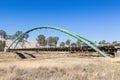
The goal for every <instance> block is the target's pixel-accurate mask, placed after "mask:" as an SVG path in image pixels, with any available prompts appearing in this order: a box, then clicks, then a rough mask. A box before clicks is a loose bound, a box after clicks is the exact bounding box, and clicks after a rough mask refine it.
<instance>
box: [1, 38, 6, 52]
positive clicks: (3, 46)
mask: <svg viewBox="0 0 120 80" xmlns="http://www.w3.org/2000/svg"><path fill="white" fill-rule="evenodd" d="M5 46H6V42H5V41H2V40H0V51H4V48H5Z"/></svg>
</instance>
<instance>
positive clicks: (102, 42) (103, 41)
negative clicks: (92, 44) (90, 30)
mask: <svg viewBox="0 0 120 80" xmlns="http://www.w3.org/2000/svg"><path fill="white" fill-rule="evenodd" d="M110 44H111V43H110V42H106V41H105V40H102V41H100V42H99V45H110Z"/></svg>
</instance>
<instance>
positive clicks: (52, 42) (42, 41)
mask: <svg viewBox="0 0 120 80" xmlns="http://www.w3.org/2000/svg"><path fill="white" fill-rule="evenodd" d="M22 33H23V32H22V31H19V30H18V31H16V32H15V33H14V34H13V35H9V34H7V33H6V31H4V30H0V38H2V39H5V40H8V39H9V40H14V39H15V38H17V37H18V36H19V35H20V34H22ZM28 38H29V34H26V35H25V36H23V38H22V39H21V40H19V41H20V42H23V43H24V42H25V41H27V39H28ZM36 40H37V42H38V47H40V46H54V47H56V46H60V47H80V46H84V45H86V44H85V43H83V42H82V41H80V40H77V41H76V42H72V41H71V40H70V39H67V40H66V41H61V42H60V43H59V44H58V41H59V37H58V36H49V37H46V36H45V35H43V34H40V35H38V37H37V38H36ZM95 43H97V42H95ZM97 44H98V45H120V43H119V42H117V41H113V42H112V43H110V42H107V41H105V40H102V41H99V42H98V43H97ZM5 45H6V42H5V41H3V40H0V51H3V50H4V48H5Z"/></svg>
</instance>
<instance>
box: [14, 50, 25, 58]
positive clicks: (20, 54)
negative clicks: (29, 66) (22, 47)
mask: <svg viewBox="0 0 120 80" xmlns="http://www.w3.org/2000/svg"><path fill="white" fill-rule="evenodd" d="M16 54H17V55H18V56H19V57H20V58H22V59H26V57H25V56H24V55H23V54H22V53H19V52H16Z"/></svg>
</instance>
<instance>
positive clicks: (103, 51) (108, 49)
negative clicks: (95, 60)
mask: <svg viewBox="0 0 120 80" xmlns="http://www.w3.org/2000/svg"><path fill="white" fill-rule="evenodd" d="M38 29H52V30H56V31H60V32H62V33H65V34H68V35H70V36H72V37H74V38H76V39H78V40H80V41H82V42H83V43H85V44H87V46H83V47H71V48H69V47H43V48H25V49H16V46H17V45H18V43H19V41H20V40H21V39H22V38H23V37H24V36H25V35H26V34H28V33H30V32H32V31H35V30H38ZM12 46H14V48H11V47H12ZM31 50H32V51H34V50H35V51H71V52H77V51H79V52H84V51H86V52H96V53H97V54H99V55H101V56H103V57H108V53H109V54H112V55H115V54H114V53H115V52H116V49H115V48H114V46H102V47H100V46H96V45H95V43H94V42H93V41H91V40H89V39H87V38H85V37H83V36H81V35H79V34H77V33H74V32H72V31H69V30H66V29H62V28H59V27H53V26H42V27H36V28H33V29H30V30H27V31H26V32H24V33H22V34H20V35H19V36H18V37H17V38H16V39H15V40H14V41H13V42H12V43H11V44H10V45H9V46H8V48H7V49H6V51H31Z"/></svg>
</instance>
